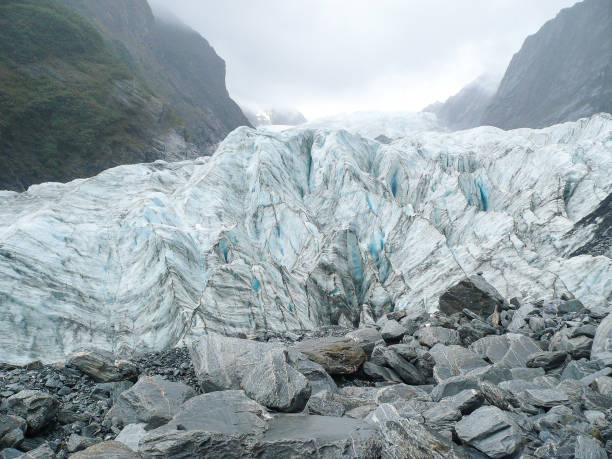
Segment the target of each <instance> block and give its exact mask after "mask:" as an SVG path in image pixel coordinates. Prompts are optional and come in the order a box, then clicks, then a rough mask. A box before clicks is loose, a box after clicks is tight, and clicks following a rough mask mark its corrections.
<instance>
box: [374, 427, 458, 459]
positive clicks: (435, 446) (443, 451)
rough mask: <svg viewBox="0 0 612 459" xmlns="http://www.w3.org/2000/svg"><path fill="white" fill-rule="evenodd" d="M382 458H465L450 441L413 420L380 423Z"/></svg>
mask: <svg viewBox="0 0 612 459" xmlns="http://www.w3.org/2000/svg"><path fill="white" fill-rule="evenodd" d="M379 428H380V432H381V435H382V437H383V441H384V446H383V456H382V457H383V458H394V459H395V458H398V459H399V458H423V459H425V458H432V459H459V458H463V457H465V456H464V455H463V454H461V453H460V452H459V451H458V449H457V447H456V446H455V445H454V444H453V443H452V441H450V440H448V439H446V438H444V437H443V436H441V435H439V434H438V433H436V432H434V431H433V430H431V429H429V428H427V427H426V426H424V425H423V424H420V423H419V422H417V421H416V420H414V419H400V420H397V421H385V422H381V423H380V427H379Z"/></svg>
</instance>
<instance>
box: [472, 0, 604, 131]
mask: <svg viewBox="0 0 612 459" xmlns="http://www.w3.org/2000/svg"><path fill="white" fill-rule="evenodd" d="M599 112H612V5H611V4H610V0H585V1H583V2H580V3H578V4H576V5H575V6H573V7H571V8H567V9H564V10H562V11H561V12H560V13H559V14H558V15H557V17H556V18H554V19H552V20H550V21H548V22H547V23H546V24H544V26H542V28H541V29H540V30H539V31H538V32H537V33H536V34H534V35H532V36H530V37H527V39H526V40H525V42H524V44H523V46H522V48H521V50H520V51H519V52H518V53H517V54H515V55H514V57H513V58H512V61H511V62H510V65H509V66H508V69H507V70H506V74H505V75H504V78H503V80H502V82H501V84H500V86H499V90H498V91H497V93H496V94H495V97H494V98H493V100H492V101H491V104H490V105H489V107H488V108H487V110H486V111H485V113H484V115H483V118H482V123H481V124H483V125H492V126H498V127H500V128H503V129H512V128H519V127H532V128H537V127H544V126H550V125H551V124H554V123H559V122H563V121H573V120H576V119H578V118H581V117H583V116H590V115H592V114H594V113H599Z"/></svg>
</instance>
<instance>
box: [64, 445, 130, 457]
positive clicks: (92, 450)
mask: <svg viewBox="0 0 612 459" xmlns="http://www.w3.org/2000/svg"><path fill="white" fill-rule="evenodd" d="M111 458H112V459H141V456H140V454H138V453H136V452H134V451H132V450H131V449H130V448H128V447H127V446H125V445H124V444H123V443H121V442H118V441H105V442H102V443H98V444H96V445H93V446H90V447H89V448H87V449H84V450H83V451H79V452H78V453H76V454H73V455H72V456H70V459H111Z"/></svg>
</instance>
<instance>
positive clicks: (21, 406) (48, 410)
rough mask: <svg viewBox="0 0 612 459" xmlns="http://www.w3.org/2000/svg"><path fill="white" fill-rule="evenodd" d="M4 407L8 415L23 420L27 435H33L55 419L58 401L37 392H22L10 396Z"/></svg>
mask: <svg viewBox="0 0 612 459" xmlns="http://www.w3.org/2000/svg"><path fill="white" fill-rule="evenodd" d="M6 406H7V410H8V412H9V413H10V414H14V415H17V416H19V417H21V418H23V419H25V421H26V423H27V425H28V433H35V432H38V431H39V430H41V429H42V428H44V427H46V426H47V424H48V423H49V422H50V421H51V420H52V419H53V418H54V417H55V415H56V414H57V410H58V408H59V401H58V400H57V398H55V397H53V396H51V395H49V394H47V393H45V392H41V391H39V390H22V391H21V392H18V393H16V394H15V395H11V396H10V397H9V398H8V400H7V401H6Z"/></svg>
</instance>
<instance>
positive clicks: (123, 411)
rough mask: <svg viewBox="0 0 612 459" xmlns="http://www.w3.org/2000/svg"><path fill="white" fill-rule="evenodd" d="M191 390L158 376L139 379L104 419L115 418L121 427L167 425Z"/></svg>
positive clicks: (191, 394)
mask: <svg viewBox="0 0 612 459" xmlns="http://www.w3.org/2000/svg"><path fill="white" fill-rule="evenodd" d="M195 395H196V393H195V391H194V390H193V389H192V388H191V387H189V386H187V385H185V384H183V383H178V382H172V381H168V380H166V379H164V378H162V377H160V376H142V377H141V378H140V379H139V380H138V382H137V383H136V384H134V385H133V386H132V387H131V388H130V389H128V390H126V391H124V392H122V393H121V395H119V397H118V398H117V401H116V402H115V404H114V405H113V406H112V408H111V409H110V410H109V411H108V413H107V414H106V419H112V418H114V417H118V418H119V419H121V421H122V422H123V424H136V423H145V424H146V425H147V428H155V427H158V426H160V425H162V424H165V423H166V422H168V421H169V420H170V419H171V418H172V417H173V416H174V415H175V414H176V413H177V411H178V409H179V408H180V406H181V405H182V404H183V402H185V401H186V400H188V399H190V398H191V397H193V396H195Z"/></svg>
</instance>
